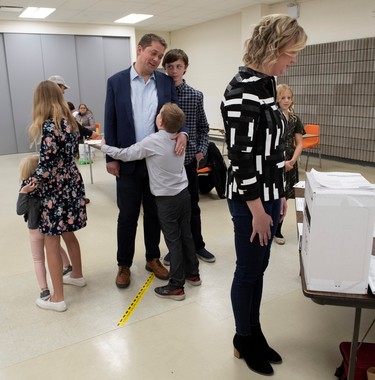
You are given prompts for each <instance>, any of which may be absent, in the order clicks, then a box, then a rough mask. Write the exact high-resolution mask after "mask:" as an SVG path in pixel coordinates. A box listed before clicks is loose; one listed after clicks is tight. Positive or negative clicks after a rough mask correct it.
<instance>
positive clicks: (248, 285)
mask: <svg viewBox="0 0 375 380" xmlns="http://www.w3.org/2000/svg"><path fill="white" fill-rule="evenodd" d="M228 207H229V211H230V213H231V215H232V221H233V225H234V242H235V248H236V257H237V261H236V270H235V272H234V277H233V283H232V289H231V300H232V308H233V314H234V319H235V323H236V333H237V334H238V335H251V327H252V326H258V325H259V324H260V319H259V318H260V304H261V301H262V292H263V274H264V272H265V270H266V268H267V266H268V262H269V258H270V250H271V243H272V239H273V237H274V235H275V232H276V229H277V225H278V223H279V219H280V200H276V201H272V202H263V207H264V209H265V211H266V213H267V214H268V215H270V216H271V217H272V220H273V226H272V228H271V233H272V236H271V239H270V240H269V242H268V245H265V246H263V247H262V246H261V245H260V244H259V237H258V235H256V237H255V238H254V240H253V242H252V243H251V242H250V236H251V234H252V231H253V224H252V221H253V217H252V214H251V212H250V210H249V208H248V206H247V204H246V202H242V201H234V200H231V199H228Z"/></svg>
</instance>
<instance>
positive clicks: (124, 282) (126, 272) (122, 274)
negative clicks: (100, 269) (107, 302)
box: [116, 265, 130, 288]
mask: <svg viewBox="0 0 375 380" xmlns="http://www.w3.org/2000/svg"><path fill="white" fill-rule="evenodd" d="M116 285H117V287H118V288H127V287H128V286H129V285H130V269H129V268H128V267H126V266H124V265H119V267H118V273H117V276H116Z"/></svg>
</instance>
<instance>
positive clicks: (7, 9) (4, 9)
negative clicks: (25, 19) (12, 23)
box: [0, 5, 23, 12]
mask: <svg viewBox="0 0 375 380" xmlns="http://www.w3.org/2000/svg"><path fill="white" fill-rule="evenodd" d="M22 10H23V7H18V6H16V5H0V12H21V11H22Z"/></svg>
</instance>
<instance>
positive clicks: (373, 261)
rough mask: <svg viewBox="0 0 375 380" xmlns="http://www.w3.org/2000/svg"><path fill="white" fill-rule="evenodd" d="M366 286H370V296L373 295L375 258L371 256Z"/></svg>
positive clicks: (374, 291) (374, 289)
mask: <svg viewBox="0 0 375 380" xmlns="http://www.w3.org/2000/svg"><path fill="white" fill-rule="evenodd" d="M368 284H369V285H370V289H371V291H372V294H375V256H371V260H370V272H369V275H368Z"/></svg>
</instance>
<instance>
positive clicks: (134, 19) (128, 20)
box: [115, 13, 154, 24]
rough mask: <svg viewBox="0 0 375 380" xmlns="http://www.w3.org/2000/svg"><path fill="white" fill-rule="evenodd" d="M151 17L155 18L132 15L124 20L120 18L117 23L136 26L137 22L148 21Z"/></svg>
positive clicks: (137, 14)
mask: <svg viewBox="0 0 375 380" xmlns="http://www.w3.org/2000/svg"><path fill="white" fill-rule="evenodd" d="M150 17H154V15H144V14H141V13H131V14H130V15H127V16H125V17H123V18H119V19H118V20H116V21H115V22H120V23H123V24H136V23H137V22H140V21H143V20H147V19H148V18H150Z"/></svg>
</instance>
